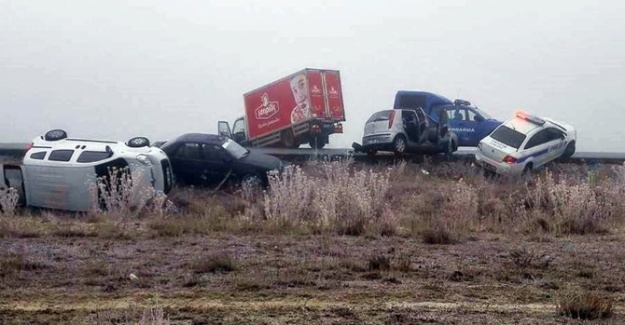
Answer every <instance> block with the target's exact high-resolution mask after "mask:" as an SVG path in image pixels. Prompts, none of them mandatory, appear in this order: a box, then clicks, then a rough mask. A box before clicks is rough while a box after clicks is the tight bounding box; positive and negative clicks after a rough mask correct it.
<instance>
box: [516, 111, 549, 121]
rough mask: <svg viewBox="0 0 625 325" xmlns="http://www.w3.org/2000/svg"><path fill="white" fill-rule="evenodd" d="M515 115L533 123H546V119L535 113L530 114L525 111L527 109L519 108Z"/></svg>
mask: <svg viewBox="0 0 625 325" xmlns="http://www.w3.org/2000/svg"><path fill="white" fill-rule="evenodd" d="M515 115H516V117H518V118H522V119H524V120H526V121H529V122H532V123H534V124H537V125H543V124H545V120H543V119H541V118H540V117H538V116H536V115H533V114H530V113H528V112H525V111H521V110H519V111H517V112H516V114H515Z"/></svg>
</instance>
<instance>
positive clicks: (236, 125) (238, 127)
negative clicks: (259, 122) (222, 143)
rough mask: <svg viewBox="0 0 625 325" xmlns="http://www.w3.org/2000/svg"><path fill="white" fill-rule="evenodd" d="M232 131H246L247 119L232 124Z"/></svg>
mask: <svg viewBox="0 0 625 325" xmlns="http://www.w3.org/2000/svg"><path fill="white" fill-rule="evenodd" d="M232 133H245V121H244V120H236V121H234V125H233V126H232Z"/></svg>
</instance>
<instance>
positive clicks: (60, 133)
mask: <svg viewBox="0 0 625 325" xmlns="http://www.w3.org/2000/svg"><path fill="white" fill-rule="evenodd" d="M43 138H44V140H46V141H58V140H63V139H66V138H67V132H65V131H64V130H61V129H54V130H50V131H48V132H46V134H45V135H44V136H43Z"/></svg>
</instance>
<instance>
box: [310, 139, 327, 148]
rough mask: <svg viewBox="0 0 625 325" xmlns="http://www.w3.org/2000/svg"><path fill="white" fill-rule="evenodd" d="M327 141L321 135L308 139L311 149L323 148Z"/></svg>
mask: <svg viewBox="0 0 625 325" xmlns="http://www.w3.org/2000/svg"><path fill="white" fill-rule="evenodd" d="M327 143H328V141H327V140H326V139H325V138H323V137H312V138H311V139H310V141H308V144H309V145H310V147H311V148H313V149H323V147H325V145H326V144H327Z"/></svg>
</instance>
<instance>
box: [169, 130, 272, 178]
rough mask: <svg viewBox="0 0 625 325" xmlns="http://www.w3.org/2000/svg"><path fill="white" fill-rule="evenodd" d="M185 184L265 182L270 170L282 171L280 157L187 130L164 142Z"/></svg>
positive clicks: (170, 158) (177, 174)
mask: <svg viewBox="0 0 625 325" xmlns="http://www.w3.org/2000/svg"><path fill="white" fill-rule="evenodd" d="M161 149H162V150H163V151H165V153H167V155H168V156H169V160H170V161H171V164H172V169H173V172H174V175H175V176H176V181H177V182H178V183H180V184H183V185H218V186H221V185H222V184H224V183H225V182H226V181H235V182H243V183H246V184H254V185H262V186H266V185H267V183H268V180H267V172H269V171H272V170H277V171H281V170H282V168H283V163H282V161H281V160H280V159H278V158H276V157H274V156H270V155H266V154H262V153H258V152H254V151H253V150H249V149H246V148H244V147H242V146H241V145H239V144H237V143H236V142H234V141H233V140H231V139H230V138H228V137H225V136H220V135H214V134H204V133H188V134H183V135H181V136H179V137H178V138H176V139H174V140H172V141H167V142H165V143H164V144H162V145H161Z"/></svg>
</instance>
